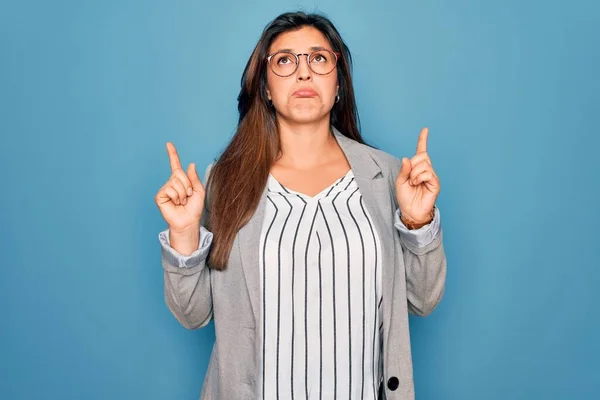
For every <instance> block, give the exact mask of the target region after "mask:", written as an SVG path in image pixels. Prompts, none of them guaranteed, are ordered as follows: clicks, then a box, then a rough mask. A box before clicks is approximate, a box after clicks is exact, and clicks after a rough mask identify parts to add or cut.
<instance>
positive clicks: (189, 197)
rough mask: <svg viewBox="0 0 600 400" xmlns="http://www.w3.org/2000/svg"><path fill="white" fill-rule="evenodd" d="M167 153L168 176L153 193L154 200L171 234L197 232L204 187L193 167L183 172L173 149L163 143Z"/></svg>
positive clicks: (172, 146)
mask: <svg viewBox="0 0 600 400" xmlns="http://www.w3.org/2000/svg"><path fill="white" fill-rule="evenodd" d="M167 153H168V154H169V160H170V163H171V176H170V177H169V180H168V181H167V182H166V183H165V184H164V185H163V187H161V188H160V190H159V191H158V193H156V196H155V197H154V200H155V201H156V205H157V206H158V209H159V210H160V212H161V214H162V216H163V218H164V219H165V221H166V222H167V224H168V225H169V230H170V231H171V232H177V233H184V232H192V231H196V232H197V231H198V229H200V218H201V217H202V212H203V211H204V198H205V195H206V193H205V191H204V185H202V182H200V178H199V177H198V173H197V172H196V164H194V163H191V164H190V165H189V166H188V168H187V173H186V172H184V171H183V169H182V168H181V163H180V161H179V156H178V155H177V150H176V149H175V146H174V145H173V144H172V143H171V142H167Z"/></svg>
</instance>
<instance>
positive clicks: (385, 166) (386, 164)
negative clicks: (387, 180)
mask: <svg viewBox="0 0 600 400" xmlns="http://www.w3.org/2000/svg"><path fill="white" fill-rule="evenodd" d="M356 144H357V145H358V146H359V147H360V148H361V149H362V150H363V151H364V152H365V153H367V154H368V155H369V156H370V158H371V159H372V160H373V161H374V162H375V164H377V166H378V167H379V168H380V169H381V171H382V172H383V173H384V174H386V175H390V176H391V177H393V178H395V177H396V176H397V175H398V173H399V172H400V169H401V168H402V159H400V158H398V157H396V156H395V155H393V154H391V153H388V152H387V151H384V150H381V149H376V148H374V147H371V146H369V145H367V144H364V143H358V142H356Z"/></svg>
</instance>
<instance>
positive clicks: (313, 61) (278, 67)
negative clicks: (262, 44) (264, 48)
mask: <svg viewBox="0 0 600 400" xmlns="http://www.w3.org/2000/svg"><path fill="white" fill-rule="evenodd" d="M340 55H341V54H340V53H336V52H334V51H330V50H325V49H322V50H317V51H313V52H312V53H310V54H306V53H301V54H296V53H292V52H291V51H278V52H275V53H273V54H270V55H269V56H268V57H267V63H268V64H269V66H270V67H271V70H272V71H273V73H275V75H277V76H281V77H286V76H290V75H292V74H293V73H294V72H296V70H297V69H298V64H300V56H306V61H307V62H308V67H309V68H310V70H311V71H312V72H314V73H315V74H317V75H327V74H329V73H330V72H331V71H333V70H334V69H335V66H336V64H337V60H338V57H339V56H340Z"/></svg>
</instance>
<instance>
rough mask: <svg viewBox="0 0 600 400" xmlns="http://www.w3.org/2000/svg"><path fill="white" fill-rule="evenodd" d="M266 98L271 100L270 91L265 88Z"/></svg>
mask: <svg viewBox="0 0 600 400" xmlns="http://www.w3.org/2000/svg"><path fill="white" fill-rule="evenodd" d="M267 98H268V99H269V100H271V91H270V90H269V89H268V88H267Z"/></svg>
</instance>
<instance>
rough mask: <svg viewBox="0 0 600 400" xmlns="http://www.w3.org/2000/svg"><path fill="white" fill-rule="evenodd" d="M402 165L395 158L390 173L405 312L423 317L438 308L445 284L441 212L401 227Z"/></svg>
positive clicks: (436, 211)
mask: <svg viewBox="0 0 600 400" xmlns="http://www.w3.org/2000/svg"><path fill="white" fill-rule="evenodd" d="M401 167H402V161H401V160H400V159H398V158H396V157H394V162H393V168H392V171H391V173H390V179H391V188H392V199H393V200H392V201H393V202H394V207H395V215H394V226H395V228H396V231H397V232H398V234H399V235H400V243H401V246H402V257H403V259H404V266H405V270H406V293H407V300H408V311H409V312H410V313H411V314H413V315H419V316H426V315H429V314H431V312H432V311H433V310H434V309H435V308H436V307H437V305H438V304H439V302H440V301H441V299H442V296H443V294H444V291H445V287H446V254H445V252H444V244H443V241H442V238H443V231H442V227H441V222H440V211H439V209H438V208H437V206H436V208H435V214H434V219H433V221H432V222H431V223H429V224H428V225H425V226H423V227H421V228H419V229H415V230H409V229H408V228H406V226H404V224H403V223H402V221H401V220H400V209H399V207H398V200H397V199H396V192H395V187H396V185H395V181H396V177H397V176H398V173H399V172H400V168H401Z"/></svg>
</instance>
